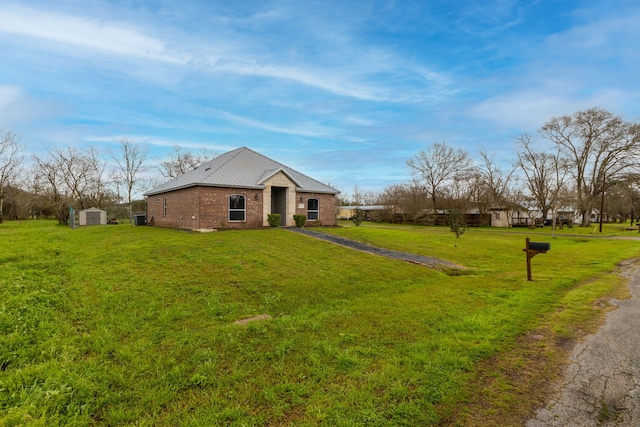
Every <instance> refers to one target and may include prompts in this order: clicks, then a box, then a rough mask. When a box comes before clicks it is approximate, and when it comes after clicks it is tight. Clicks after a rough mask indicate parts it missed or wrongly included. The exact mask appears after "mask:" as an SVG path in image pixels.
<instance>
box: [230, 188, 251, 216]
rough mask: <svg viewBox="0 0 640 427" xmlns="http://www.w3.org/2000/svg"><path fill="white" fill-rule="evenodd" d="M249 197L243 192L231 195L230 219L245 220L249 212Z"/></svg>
mask: <svg viewBox="0 0 640 427" xmlns="http://www.w3.org/2000/svg"><path fill="white" fill-rule="evenodd" d="M246 201H247V199H246V197H245V196H243V195H242V194H232V195H230V196H229V221H236V222H238V221H240V222H242V221H245V220H246V213H247V203H246Z"/></svg>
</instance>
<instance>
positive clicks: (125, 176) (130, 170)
mask: <svg viewBox="0 0 640 427" xmlns="http://www.w3.org/2000/svg"><path fill="white" fill-rule="evenodd" d="M111 157H112V158H113V160H114V161H115V162H116V165H117V166H118V167H117V171H116V175H117V177H118V180H119V181H120V182H122V183H124V185H125V187H126V190H127V203H128V205H129V221H131V220H132V218H133V207H132V195H133V190H134V188H135V187H136V185H137V184H138V183H139V181H140V178H139V176H140V173H141V172H143V171H144V162H145V160H146V158H147V152H146V151H145V150H143V149H141V148H140V146H139V145H137V144H134V143H133V142H131V141H129V140H128V139H126V138H122V139H121V140H120V156H117V155H114V154H112V155H111Z"/></svg>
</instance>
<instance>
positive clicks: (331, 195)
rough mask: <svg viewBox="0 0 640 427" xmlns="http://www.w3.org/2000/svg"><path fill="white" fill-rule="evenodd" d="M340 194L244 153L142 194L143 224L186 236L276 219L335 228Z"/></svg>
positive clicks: (240, 150)
mask: <svg viewBox="0 0 640 427" xmlns="http://www.w3.org/2000/svg"><path fill="white" fill-rule="evenodd" d="M336 194H338V191H337V190H336V189H334V188H331V187H329V186H328V185H325V184H323V183H321V182H320V181H317V180H315V179H313V178H310V177H308V176H307V175H304V174H302V173H300V172H298V171H296V170H294V169H291V168H290V167H288V166H285V165H283V164H281V163H278V162H276V161H275V160H272V159H270V158H268V157H265V156H263V155H262V154H259V153H257V152H255V151H253V150H250V149H249V148H246V147H242V148H238V149H236V150H233V151H230V152H228V153H225V154H222V155H220V156H218V157H216V158H215V159H213V160H211V161H209V162H206V163H204V164H203V165H200V166H199V167H197V168H196V169H194V170H192V171H190V172H187V173H185V174H183V175H181V176H179V177H177V178H175V179H173V180H171V181H169V182H166V183H165V184H162V185H161V186H159V187H156V188H154V189H153V190H151V191H149V192H148V193H146V194H145V196H146V197H147V223H148V224H150V225H157V226H162V227H173V228H183V229H190V230H198V229H217V228H257V227H266V226H268V225H269V223H268V219H267V216H268V215H269V214H272V213H277V214H280V217H281V225H282V226H294V225H295V222H294V220H293V215H294V214H297V215H306V217H307V223H308V224H309V225H314V224H318V225H336Z"/></svg>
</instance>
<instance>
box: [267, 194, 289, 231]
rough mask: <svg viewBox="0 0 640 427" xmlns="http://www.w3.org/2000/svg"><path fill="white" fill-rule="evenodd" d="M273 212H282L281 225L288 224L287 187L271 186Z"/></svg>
mask: <svg viewBox="0 0 640 427" xmlns="http://www.w3.org/2000/svg"><path fill="white" fill-rule="evenodd" d="M271 213H274V214H280V225H281V226H284V225H287V187H271Z"/></svg>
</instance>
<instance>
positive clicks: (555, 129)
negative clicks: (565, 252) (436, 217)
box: [343, 108, 640, 226]
mask: <svg viewBox="0 0 640 427" xmlns="http://www.w3.org/2000/svg"><path fill="white" fill-rule="evenodd" d="M515 147H516V153H515V155H514V156H513V159H511V160H510V161H499V160H498V159H496V156H495V155H494V154H491V153H489V152H487V151H486V150H485V149H481V150H480V152H479V154H478V156H477V157H476V158H473V157H472V156H471V155H470V153H469V152H468V151H466V150H463V149H460V148H454V147H452V146H450V145H449V144H447V143H446V142H436V143H433V144H431V145H429V146H427V148H426V149H424V150H422V151H420V152H418V153H417V154H415V155H414V156H413V157H411V158H410V159H408V160H407V162H406V163H407V166H408V168H409V169H410V171H411V174H412V179H411V181H410V182H406V183H401V184H393V185H390V186H388V187H386V188H384V189H383V190H382V191H381V192H380V193H373V192H363V191H361V190H359V189H358V188H357V187H356V188H355V189H354V192H353V194H352V195H351V200H344V201H343V202H346V203H347V204H354V205H366V204H377V205H384V206H388V207H392V206H393V207H395V208H397V211H398V212H400V215H402V220H403V221H405V222H413V221H415V220H416V219H417V218H419V217H420V216H421V215H425V213H426V212H431V213H437V212H438V211H443V210H444V211H452V210H456V211H462V212H470V211H475V212H478V213H481V214H482V213H487V212H490V211H491V210H494V209H501V210H504V211H505V212H507V213H509V212H511V213H512V212H523V211H524V212H527V213H529V214H531V215H532V216H533V213H534V211H535V212H539V213H540V214H541V217H542V218H547V217H548V216H553V215H555V214H557V213H558V212H561V211H565V212H567V211H575V212H576V213H577V214H578V215H579V217H580V218H581V222H582V225H583V226H588V225H589V223H590V221H591V213H592V212H594V211H596V212H598V215H603V214H606V215H607V217H608V219H609V220H610V219H618V220H620V221H626V220H628V219H629V218H630V217H631V219H632V220H633V215H634V214H635V215H637V214H638V213H639V209H638V207H639V205H640V124H638V123H637V122H636V123H634V122H629V121H625V120H624V119H623V118H622V117H620V116H618V115H615V114H613V113H611V112H609V111H607V110H604V109H602V108H591V109H588V110H584V111H578V112H576V113H574V114H571V115H566V116H560V117H553V118H551V119H550V120H549V121H547V122H546V123H545V124H544V125H543V126H542V127H541V128H540V129H539V130H538V132H537V135H536V136H534V135H530V134H522V135H520V136H518V137H517V138H516V141H515ZM604 196H606V197H604ZM603 201H605V202H606V204H603ZM603 208H604V209H603ZM386 219H387V220H393V217H389V218H386ZM570 219H571V221H573V218H570ZM508 221H509V223H511V218H508Z"/></svg>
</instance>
